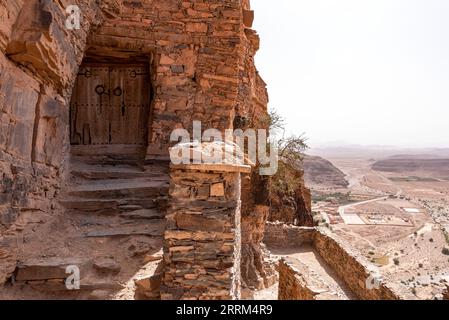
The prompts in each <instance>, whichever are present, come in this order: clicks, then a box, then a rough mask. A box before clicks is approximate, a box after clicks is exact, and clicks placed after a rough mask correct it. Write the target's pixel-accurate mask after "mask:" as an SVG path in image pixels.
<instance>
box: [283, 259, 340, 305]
mask: <svg viewBox="0 0 449 320" xmlns="http://www.w3.org/2000/svg"><path fill="white" fill-rule="evenodd" d="M339 299H340V298H339V297H338V295H337V294H336V293H334V292H332V290H331V289H330V288H329V286H327V285H326V284H325V283H324V282H323V281H321V280H320V279H319V277H317V276H316V274H314V272H313V271H312V270H310V268H308V267H307V266H306V265H304V264H302V263H301V262H300V261H299V260H296V259H294V258H283V259H281V260H280V261H279V300H339Z"/></svg>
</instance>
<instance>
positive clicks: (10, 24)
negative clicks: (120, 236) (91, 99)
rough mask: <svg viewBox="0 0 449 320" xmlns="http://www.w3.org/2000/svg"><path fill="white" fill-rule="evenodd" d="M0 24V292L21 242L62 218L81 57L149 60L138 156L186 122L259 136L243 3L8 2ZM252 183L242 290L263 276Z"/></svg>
mask: <svg viewBox="0 0 449 320" xmlns="http://www.w3.org/2000/svg"><path fill="white" fill-rule="evenodd" d="M69 4H70V5H78V6H79V8H80V11H81V13H82V20H81V28H80V29H75V30H68V29H67V28H66V27H65V22H66V19H67V17H68V14H67V13H66V10H65V9H66V6H68V5H69ZM0 17H1V18H2V19H1V23H0V179H1V180H0V283H3V282H5V281H6V280H7V279H8V278H10V277H11V275H12V273H13V271H14V269H15V268H16V263H17V261H18V260H19V259H21V258H24V257H23V256H21V255H22V253H23V252H25V251H26V250H25V251H24V250H23V249H24V247H26V246H27V237H26V236H24V235H27V234H32V233H34V232H39V230H40V228H41V226H45V225H48V224H49V223H51V222H52V221H55V219H56V218H57V216H58V215H59V213H60V212H61V210H63V209H62V208H61V206H60V204H59V201H58V196H59V194H60V193H61V189H62V188H63V187H64V184H65V182H66V180H67V177H68V174H69V168H68V165H69V164H68V162H69V161H68V160H69V158H70V152H71V151H70V150H71V146H70V141H69V126H70V123H69V105H70V100H71V96H72V89H73V87H74V84H75V81H76V78H77V74H78V70H79V68H80V65H81V64H82V62H83V59H84V60H86V59H90V60H94V61H133V59H136V58H137V57H138V58H144V59H145V60H146V61H147V62H148V64H149V74H150V81H151V87H152V90H151V91H152V99H151V115H150V119H149V120H148V122H149V125H148V144H147V152H146V158H147V159H152V158H154V157H158V156H166V155H167V150H168V146H169V137H170V133H171V131H172V130H173V129H174V128H185V129H187V130H189V131H190V130H191V129H192V121H193V120H200V121H202V125H203V129H207V128H218V129H221V130H224V129H228V128H234V127H235V126H236V123H240V122H241V121H239V119H240V120H242V119H244V120H245V121H243V122H245V123H246V125H247V126H248V127H253V128H261V127H263V124H262V121H260V119H262V118H264V116H266V113H267V111H266V109H267V103H268V95H267V90H266V85H265V83H264V81H263V80H262V79H261V77H260V76H259V75H258V73H257V70H256V68H255V65H254V55H255V53H256V51H257V50H258V47H259V38H258V36H257V34H256V33H255V31H253V30H251V25H252V19H253V13H252V11H251V10H250V6H249V1H248V0H244V1H240V0H227V1H222V0H204V1H183V0H166V1H155V0H127V1H125V0H104V1H94V0H73V1H70V2H68V1H52V0H30V1H24V0H8V1H2V2H1V3H0ZM258 179H259V178H258V177H257V175H253V178H252V179H251V180H249V181H248V182H247V185H246V186H245V187H244V188H245V189H244V191H243V192H244V193H248V195H249V196H248V199H247V204H245V210H244V211H243V212H242V225H243V230H242V232H243V234H244V237H243V249H242V250H243V251H244V252H246V253H248V254H244V255H243V259H242V267H243V268H246V269H245V270H246V271H245V272H244V273H243V278H244V279H243V280H244V282H245V281H247V282H248V284H250V283H252V284H257V283H261V282H264V281H265V282H266V281H267V280H266V279H268V278H269V275H267V274H269V273H270V271H268V272H267V271H266V270H267V269H266V268H265V267H266V266H265V263H264V261H263V249H262V248H261V244H260V242H261V240H262V235H263V228H264V222H265V220H266V215H267V213H266V209H260V208H261V206H262V207H263V206H266V205H267V203H266V200H267V199H266V197H263V196H262V197H260V196H259V197H258V198H256V194H255V193H251V192H254V191H255V190H257V189H258V188H259V189H260V186H261V185H260V184H259V182H260V181H259V180H258ZM263 186H264V185H263V184H262V189H264V187H263ZM263 194H264V193H262V195H263ZM36 254H43V255H45V253H44V252H37V253H36ZM268 270H269V268H268ZM260 279H262V280H260ZM264 279H265V280H264Z"/></svg>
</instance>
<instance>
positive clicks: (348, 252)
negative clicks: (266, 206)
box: [313, 228, 416, 300]
mask: <svg viewBox="0 0 449 320" xmlns="http://www.w3.org/2000/svg"><path fill="white" fill-rule="evenodd" d="M316 230H317V231H316V232H315V235H314V241H313V246H314V248H315V250H316V251H317V252H318V254H319V255H320V256H321V257H322V258H323V259H324V260H325V261H326V262H327V263H328V264H329V265H330V266H331V267H332V269H334V270H335V272H336V273H337V274H338V276H340V278H341V279H342V280H343V281H344V282H345V283H346V284H347V286H348V287H349V288H350V289H351V290H352V292H354V294H355V295H357V297H358V298H359V299H361V300H410V299H416V297H415V296H413V295H412V294H411V293H410V292H408V290H407V289H406V288H402V287H401V286H400V285H396V284H389V283H385V282H384V281H383V280H382V279H377V280H376V283H375V286H372V287H370V288H367V280H368V279H372V280H374V278H373V277H374V276H375V275H376V274H375V269H374V266H373V265H372V264H371V263H369V261H367V260H366V259H365V258H364V257H363V256H362V255H361V254H360V253H359V252H356V251H355V250H354V249H352V248H351V247H350V246H349V245H348V244H347V243H345V242H343V241H342V240H341V239H339V238H338V237H336V236H335V235H334V234H332V233H331V232H330V231H328V230H327V229H324V228H317V229H316ZM373 284H374V283H373Z"/></svg>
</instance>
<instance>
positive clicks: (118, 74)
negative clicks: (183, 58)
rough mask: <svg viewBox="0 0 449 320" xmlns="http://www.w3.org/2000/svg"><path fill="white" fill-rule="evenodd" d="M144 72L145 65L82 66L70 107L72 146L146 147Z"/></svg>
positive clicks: (147, 79)
mask: <svg viewBox="0 0 449 320" xmlns="http://www.w3.org/2000/svg"><path fill="white" fill-rule="evenodd" d="M147 70H148V69H147V68H146V66H145V65H113V64H101V65H100V64H85V65H83V66H82V67H81V68H80V72H79V74H78V77H77V80H76V84H75V88H74V90H73V95H72V102H71V106H70V119H71V120H70V122H71V129H70V132H71V143H72V144H75V145H91V144H93V145H102V144H134V145H144V144H146V137H147V128H148V121H149V109H150V101H149V100H150V94H149V90H150V89H149V82H148V81H149V76H148V72H147Z"/></svg>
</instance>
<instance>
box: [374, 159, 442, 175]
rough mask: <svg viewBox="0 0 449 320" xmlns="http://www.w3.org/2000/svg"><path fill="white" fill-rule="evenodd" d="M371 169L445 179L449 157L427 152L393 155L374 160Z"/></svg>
mask: <svg viewBox="0 0 449 320" xmlns="http://www.w3.org/2000/svg"><path fill="white" fill-rule="evenodd" d="M372 169H373V170H376V171H382V172H391V173H399V174H403V175H410V176H423V177H433V178H443V179H446V178H448V177H449V158H444V157H440V156H434V155H429V154H417V155H409V154H407V155H395V156H392V157H389V158H386V159H384V160H380V161H377V162H375V163H374V164H373V165H372Z"/></svg>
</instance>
